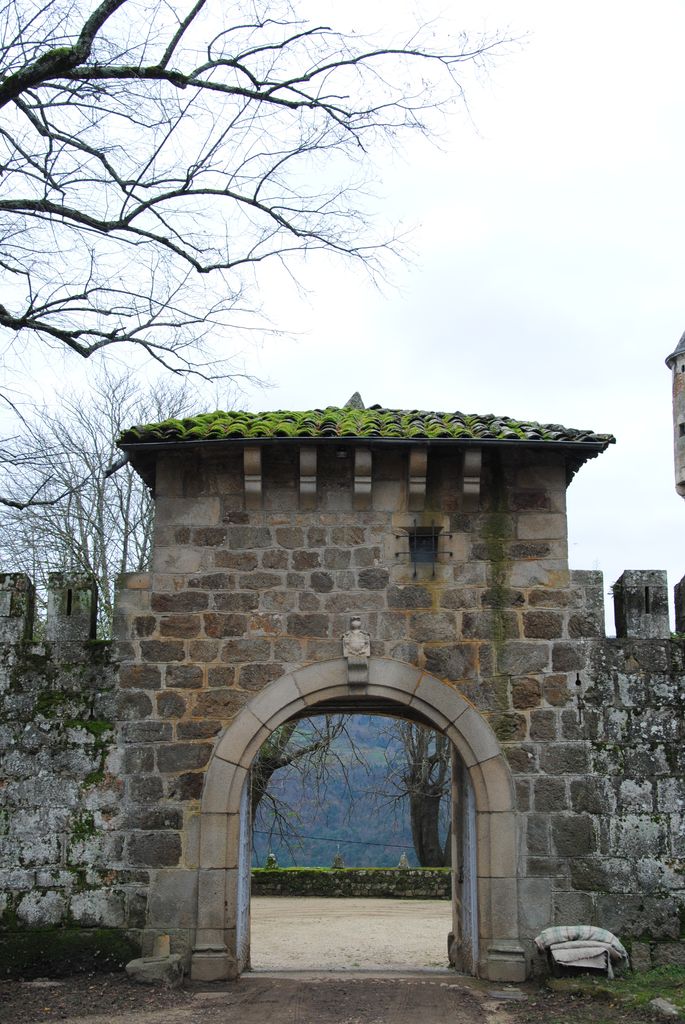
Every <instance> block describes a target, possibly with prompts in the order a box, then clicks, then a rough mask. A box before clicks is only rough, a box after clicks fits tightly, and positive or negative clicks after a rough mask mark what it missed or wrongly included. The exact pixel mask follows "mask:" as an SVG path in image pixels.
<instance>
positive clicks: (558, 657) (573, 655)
mask: <svg viewBox="0 0 685 1024" xmlns="http://www.w3.org/2000/svg"><path fill="white" fill-rule="evenodd" d="M585 665H586V656H585V650H584V648H583V646H582V642H577V643H571V642H569V643H563V642H561V643H555V644H554V645H553V646H552V671H553V672H578V671H580V670H581V669H584V668H585Z"/></svg>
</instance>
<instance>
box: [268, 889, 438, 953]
mask: <svg viewBox="0 0 685 1024" xmlns="http://www.w3.org/2000/svg"><path fill="white" fill-rule="evenodd" d="M451 915H452V909H451V904H450V902H449V901H448V900H373V899H359V900H347V899H345V900H343V899H319V898H316V897H307V898H300V899H297V898H292V897H288V896H281V897H279V898H278V899H273V898H269V897H266V896H261V897H260V896H257V897H254V898H253V899H252V901H251V916H252V929H251V939H252V968H253V970H260V969H267V970H275V969H279V968H288V969H290V970H293V969H303V968H310V969H315V970H329V969H332V968H337V969H347V968H364V969H371V968H381V967H382V968H385V969H393V970H394V969H400V968H404V969H406V968H417V967H447V966H448V961H447V935H448V932H449V931H450V930H451V928H452V917H451Z"/></svg>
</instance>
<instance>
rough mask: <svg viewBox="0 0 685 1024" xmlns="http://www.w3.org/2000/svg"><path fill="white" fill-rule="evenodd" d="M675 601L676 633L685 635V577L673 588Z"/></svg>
mask: <svg viewBox="0 0 685 1024" xmlns="http://www.w3.org/2000/svg"><path fill="white" fill-rule="evenodd" d="M673 599H674V601H675V631H676V633H685V576H683V578H682V580H681V581H680V583H676V585H675V587H674V588H673Z"/></svg>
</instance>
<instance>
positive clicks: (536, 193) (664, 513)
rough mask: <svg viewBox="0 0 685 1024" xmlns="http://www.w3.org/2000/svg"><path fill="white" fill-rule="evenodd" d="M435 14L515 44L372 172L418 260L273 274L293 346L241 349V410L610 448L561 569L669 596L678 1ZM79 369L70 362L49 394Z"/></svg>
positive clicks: (302, 5) (603, 1) (383, 5)
mask: <svg viewBox="0 0 685 1024" xmlns="http://www.w3.org/2000/svg"><path fill="white" fill-rule="evenodd" d="M297 6H298V10H299V9H301V10H303V11H305V12H306V11H307V9H309V10H310V11H312V12H314V15H315V17H316V19H317V20H318V21H320V23H329V24H334V25H335V26H336V27H340V28H343V29H352V30H357V31H363V30H365V29H367V28H368V27H369V25H370V24H371V27H382V28H383V29H384V32H385V33H386V34H387V26H392V27H393V28H397V26H398V25H399V24H401V20H402V17H403V16H404V14H403V12H405V13H406V11H414V13H416V10H418V12H419V16H420V15H421V14H423V15H425V16H426V17H431V16H433V15H436V16H437V15H440V14H441V6H440V4H439V3H437V2H434V0H421V2H420V3H412V2H411V0H392V2H390V0H373V2H372V3H369V2H368V0H365V2H361V0H347V2H346V4H345V5H344V8H343V7H342V6H341V5H340V4H339V3H335V2H334V0H299V2H298V4H297ZM329 13H330V20H329V18H328V14H329ZM448 14H449V17H450V18H451V19H452V22H453V24H454V25H455V26H456V27H457V28H464V29H468V30H471V31H474V32H478V31H481V30H486V31H499V32H500V33H501V34H503V35H510V36H512V37H516V38H517V39H518V40H519V42H517V43H513V44H510V45H508V46H507V47H505V50H504V53H503V55H502V56H501V58H500V59H499V60H497V61H496V62H495V63H494V64H493V66H492V67H491V68H490V71H489V74H487V75H486V74H480V75H474V74H473V73H470V72H469V70H468V69H465V77H464V85H465V88H466V94H467V99H468V104H469V110H468V114H467V112H466V110H465V108H464V107H463V106H459V107H458V108H457V109H456V111H455V113H454V115H453V116H452V117H451V118H450V119H449V120H448V121H447V122H445V123H444V124H443V126H442V138H441V142H440V148H435V147H433V146H431V145H429V144H428V143H427V142H422V141H419V140H415V141H414V142H413V143H406V141H405V143H403V146H402V155H401V156H397V155H396V156H394V157H393V156H391V155H389V154H388V155H385V156H384V157H383V159H382V161H381V162H380V165H379V167H378V169H377V175H376V180H375V182H374V183H373V186H374V192H375V194H376V196H377V198H376V199H374V200H373V201H371V202H370V208H373V209H374V210H377V211H378V212H379V214H380V215H381V217H383V218H386V219H388V220H391V221H394V222H398V223H400V224H401V225H402V227H403V228H405V229H411V235H410V238H409V245H410V247H411V250H412V253H413V256H412V258H411V261H410V262H409V263H407V264H405V265H400V264H395V265H394V266H391V267H390V268H389V269H390V274H391V277H392V283H391V284H389V285H388V286H386V287H384V288H383V289H382V290H379V289H377V288H376V287H374V285H373V284H372V283H371V282H370V281H369V279H368V278H367V277H365V276H364V275H363V274H361V273H359V272H355V271H354V270H352V269H345V268H344V267H342V266H341V265H340V264H335V265H334V264H332V263H331V262H329V261H327V260H325V259H323V258H321V259H311V260H310V261H309V262H308V263H307V264H306V267H305V272H304V273H303V274H301V275H300V277H301V280H302V281H303V283H304V284H306V286H307V288H308V290H309V294H308V296H304V295H302V294H299V293H297V292H295V291H294V290H293V289H292V288H291V289H289V290H286V289H284V288H283V284H284V282H283V279H282V278H280V279H278V278H276V277H274V278H273V281H272V282H271V283H272V285H273V287H269V286H268V285H269V278H268V276H267V278H266V279H265V280H266V282H267V287H266V288H265V289H264V299H265V305H266V308H267V311H268V312H269V313H270V315H271V318H272V321H273V323H274V325H275V326H278V327H279V328H282V329H284V330H288V331H292V332H294V333H295V337H294V339H293V338H291V337H286V338H280V339H279V338H272V339H268V340H266V341H265V342H264V343H263V344H262V345H261V346H258V347H257V348H256V349H248V350H246V351H245V353H244V356H245V360H246V364H247V367H248V368H249V369H250V370H251V371H252V372H254V373H257V374H259V375H260V376H262V377H265V378H268V379H269V380H270V381H271V382H272V387H271V389H270V390H267V391H266V392H264V391H259V390H254V391H247V392H246V393H245V394H244V395H243V396H242V399H241V404H243V405H244V406H245V407H247V408H250V409H252V410H258V409H266V408H270V409H278V408H290V409H306V408H315V407H321V406H326V405H336V404H337V405H341V404H344V403H345V401H346V400H347V399H348V398H349V397H350V395H351V394H352V393H353V392H354V391H360V392H361V394H362V397H363V399H364V401H365V403H366V404H367V405H372V404H375V403H379V404H381V405H383V406H386V407H389V408H421V409H434V410H441V411H454V410H461V411H462V412H471V413H489V412H493V413H496V414H498V415H511V416H514V417H517V418H520V419H531V420H539V421H542V422H556V423H563V424H565V425H566V426H571V427H582V428H586V427H589V428H591V429H593V430H596V431H598V432H610V433H614V434H615V435H616V437H617V442H618V443H617V444H616V445H615V446H614V447H612V448H611V449H610V450H609V452H607V453H606V454H604V455H602V456H600V457H599V458H598V459H595V460H593V461H592V462H590V463H588V464H587V465H586V466H585V467H584V468H583V469H582V470H581V471H580V473H579V474H578V476H577V478H576V480H575V481H574V482H573V483H572V485H571V488H570V490H569V523H570V557H571V564H572V566H573V567H574V568H588V569H591V568H596V569H602V570H603V571H604V574H605V584H606V588H605V589H606V590H608V588H609V586H610V585H611V584H612V583H613V582H614V581H615V580H616V578H617V577H618V576H619V575H620V573H621V572H622V570H623V569H624V568H631V569H636V568H663V569H668V571H669V585H670V587H672V586H673V585H674V584H675V583H676V582H677V580H678V579H680V577H681V576H682V575H683V573H685V545H683V534H684V532H685V503H683V500H682V499H681V498H678V496H677V495H676V493H675V491H674V487H673V465H672V425H671V424H672V421H671V382H670V373H669V371H668V370H667V368H666V367H665V365H664V359H665V357H666V356H667V355H668V354H669V353H670V352H672V351H673V349H674V348H675V346H676V344H677V342H678V339H679V337H680V335H681V334H682V332H683V330H685V302H683V269H684V268H683V264H684V262H685V206H684V204H683V190H684V188H685V176H684V174H683V168H684V167H685V133H684V132H683V126H684V125H685V62H684V61H683V59H682V49H683V41H684V39H685V5H684V4H683V3H682V0H679V2H676V0H653V2H652V3H651V4H650V5H649V8H648V9H647V8H646V7H645V5H644V4H643V3H638V2H636V0H620V2H619V0H575V2H574V3H573V4H557V3H553V2H550V0H517V2H516V3H515V4H512V3H511V2H505V0H479V2H476V0H472V2H467V3H461V4H455V3H453V4H452V5H451V7H449V9H448ZM341 19H343V21H342V24H341ZM369 19H371V22H370V20H369ZM436 42H437V43H440V42H441V37H440V34H439V33H438V38H437V39H436ZM15 354H16V353H15ZM77 370H80V368H76V367H75V363H74V359H72V360H71V361H69V360H65V363H64V373H60V374H59V376H60V379H62V378H65V379H66V380H69V379H71V378H72V377H73V374H74V373H76V371H77ZM219 403H220V404H221V400H220V399H219Z"/></svg>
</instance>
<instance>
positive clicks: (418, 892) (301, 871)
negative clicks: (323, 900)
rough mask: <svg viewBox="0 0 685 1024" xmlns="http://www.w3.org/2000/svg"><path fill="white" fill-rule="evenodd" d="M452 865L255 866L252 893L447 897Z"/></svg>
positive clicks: (422, 898) (439, 898)
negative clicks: (375, 866) (400, 866)
mask: <svg viewBox="0 0 685 1024" xmlns="http://www.w3.org/2000/svg"><path fill="white" fill-rule="evenodd" d="M451 894H452V879H451V874H450V869H449V868H343V869H328V868H277V869H273V868H253V869H252V895H253V896H335V897H357V898H367V899H370V898H381V899H402V900H448V899H450V897H451Z"/></svg>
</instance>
